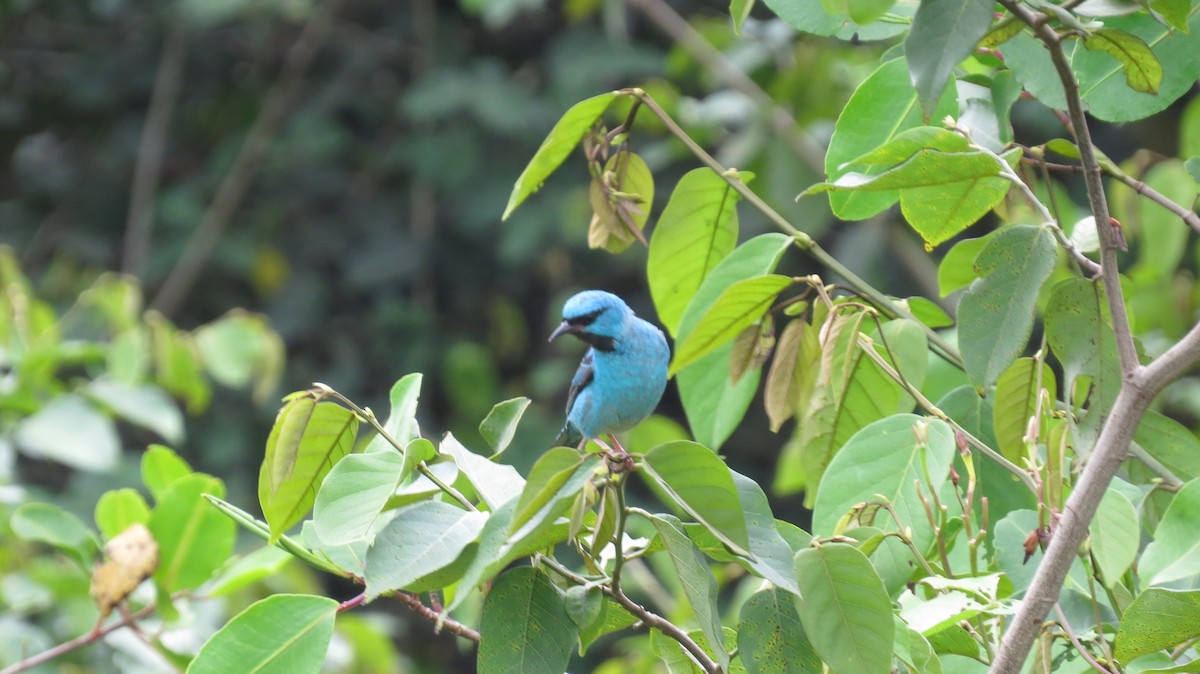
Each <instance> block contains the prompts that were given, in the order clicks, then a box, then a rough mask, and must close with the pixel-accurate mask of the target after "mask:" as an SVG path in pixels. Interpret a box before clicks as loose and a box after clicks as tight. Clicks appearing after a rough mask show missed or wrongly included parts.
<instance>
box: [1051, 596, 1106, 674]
mask: <svg viewBox="0 0 1200 674" xmlns="http://www.w3.org/2000/svg"><path fill="white" fill-rule="evenodd" d="M1054 610H1055V612H1057V613H1058V624H1059V626H1060V627H1062V629H1063V632H1065V633H1066V634H1067V638H1068V639H1070V640H1071V645H1073V646H1074V647H1075V650H1076V651H1079V654H1080V655H1082V656H1083V659H1084V660H1087V663H1088V664H1089V665H1091V666H1092V669H1095V670H1096V671H1097V672H1104V674H1113V671H1112V670H1111V669H1109V668H1108V667H1105V666H1104V665H1102V664H1100V663H1099V662H1098V661H1097V660H1096V658H1095V657H1094V656H1093V655H1092V654H1091V653H1090V652H1088V649H1086V648H1084V647H1083V644H1081V643H1080V642H1079V637H1077V636H1075V632H1074V631H1073V630H1072V629H1071V623H1069V622H1067V616H1066V615H1065V614H1064V613H1063V610H1062V606H1059V605H1058V604H1055V605H1054Z"/></svg>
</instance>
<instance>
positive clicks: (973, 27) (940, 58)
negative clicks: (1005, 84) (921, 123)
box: [904, 0, 993, 119]
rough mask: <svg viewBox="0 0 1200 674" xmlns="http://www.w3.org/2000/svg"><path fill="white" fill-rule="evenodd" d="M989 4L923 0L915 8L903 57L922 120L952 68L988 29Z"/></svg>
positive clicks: (983, 1)
mask: <svg viewBox="0 0 1200 674" xmlns="http://www.w3.org/2000/svg"><path fill="white" fill-rule="evenodd" d="M992 6H993V3H992V2H991V0H924V2H922V3H921V4H920V6H919V7H918V8H917V14H916V16H914V17H913V22H912V30H911V31H910V32H909V34H908V37H907V38H905V40H904V56H905V58H907V59H908V71H909V74H910V75H911V76H912V82H913V86H914V88H915V89H916V91H917V97H918V98H919V99H920V101H921V111H922V112H923V113H924V115H925V119H930V118H931V116H932V115H933V111H934V108H936V107H937V104H938V100H939V99H940V98H941V96H942V92H943V91H944V90H945V89H946V84H947V83H948V82H949V81H950V76H951V74H953V72H954V67H955V66H956V65H958V63H959V62H960V61H962V60H963V59H965V58H967V57H968V56H970V55H971V54H972V53H973V52H974V51H975V46H976V44H977V43H978V42H979V40H980V39H981V38H982V37H983V35H984V33H986V32H987V31H988V27H989V26H990V25H991V23H992Z"/></svg>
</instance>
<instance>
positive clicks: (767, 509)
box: [729, 470, 800, 596]
mask: <svg viewBox="0 0 1200 674" xmlns="http://www.w3.org/2000/svg"><path fill="white" fill-rule="evenodd" d="M729 473H730V474H731V475H732V476H733V483H734V485H735V486H736V487H737V491H738V500H739V501H740V502H741V505H742V513H743V515H744V518H745V520H746V534H747V536H748V538H749V539H750V545H749V548H750V552H751V553H753V554H754V559H747V558H744V557H738V558H736V559H737V561H738V563H740V564H741V565H742V566H744V567H746V568H748V569H750V570H751V571H753V572H754V573H757V574H758V575H760V576H762V577H763V578H766V579H767V580H769V581H771V582H772V583H774V584H775V585H777V586H779V587H780V588H782V589H784V590H787V591H788V592H791V593H793V594H795V595H797V596H798V595H799V594H800V588H799V586H798V585H797V584H796V577H795V575H794V574H795V567H794V565H793V563H792V558H793V556H794V555H795V553H794V552H793V551H792V548H791V546H789V545H788V543H787V541H786V540H784V538H783V535H782V534H780V533H779V529H777V528H776V526H775V515H774V514H773V513H772V512H771V504H770V502H768V501H767V495H766V494H765V493H763V490H762V487H760V486H758V483H757V482H755V481H754V480H751V479H750V478H748V477H746V476H745V475H742V474H740V473H738V472H737V471H733V470H731V471H729Z"/></svg>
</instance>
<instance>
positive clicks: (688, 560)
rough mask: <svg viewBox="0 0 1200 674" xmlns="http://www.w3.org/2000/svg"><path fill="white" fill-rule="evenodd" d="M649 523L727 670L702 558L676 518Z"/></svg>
mask: <svg viewBox="0 0 1200 674" xmlns="http://www.w3.org/2000/svg"><path fill="white" fill-rule="evenodd" d="M706 451H707V450H706ZM650 523H651V524H653V525H654V528H655V530H657V531H658V535H659V538H660V539H662V542H663V544H664V545H665V547H666V550H667V555H668V556H669V557H670V558H671V564H672V565H673V566H674V567H675V573H677V574H678V575H679V581H680V583H681V584H682V585H683V593H684V595H686V596H687V599H688V602H689V603H690V604H691V606H692V611H693V612H695V614H696V622H698V623H699V624H700V629H701V631H703V632H704V636H706V637H707V638H708V642H709V643H710V644H716V648H715V649H714V651H715V652H714V655H715V656H716V660H717V662H718V663H719V664H720V665H721V666H722V667H728V666H729V654H728V653H726V652H725V634H724V631H723V630H722V629H721V616H720V613H719V611H718V606H717V583H716V580H715V579H714V578H713V575H712V573H711V572H709V570H708V564H706V563H705V561H704V556H703V555H702V554H700V551H699V550H698V549H696V546H695V545H692V542H691V541H690V540H688V537H687V534H685V533H683V530H682V525H681V524H680V522H679V520H678V519H676V518H675V517H673V516H671V515H656V516H653V517H651V518H650Z"/></svg>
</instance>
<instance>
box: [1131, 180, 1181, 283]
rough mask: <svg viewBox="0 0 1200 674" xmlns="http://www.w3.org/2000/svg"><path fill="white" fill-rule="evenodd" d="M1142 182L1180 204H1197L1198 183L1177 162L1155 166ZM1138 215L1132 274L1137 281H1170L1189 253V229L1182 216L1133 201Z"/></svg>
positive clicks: (1156, 206)
mask: <svg viewBox="0 0 1200 674" xmlns="http://www.w3.org/2000/svg"><path fill="white" fill-rule="evenodd" d="M1143 181H1144V182H1145V183H1146V184H1147V185H1149V186H1150V187H1151V188H1153V189H1154V190H1156V191H1157V192H1158V193H1159V194H1162V195H1164V196H1166V197H1167V198H1168V199H1170V200H1171V201H1174V202H1175V203H1177V204H1184V205H1185V206H1191V205H1192V204H1193V203H1194V202H1195V201H1196V181H1195V180H1194V179H1193V178H1192V176H1191V175H1189V174H1188V171H1187V169H1186V168H1184V165H1183V162H1181V161H1179V160H1177V159H1171V160H1168V161H1164V162H1160V163H1158V164H1155V165H1154V166H1153V167H1152V168H1151V169H1150V170H1149V171H1147V172H1146V175H1145V176H1144V178H1143ZM1132 203H1133V207H1134V209H1135V213H1136V222H1137V235H1138V236H1137V241H1138V251H1139V252H1138V258H1137V264H1135V265H1134V266H1133V268H1132V269H1131V270H1130V274H1131V275H1132V276H1133V277H1134V278H1135V279H1138V280H1143V279H1146V278H1150V279H1156V280H1158V279H1166V278H1170V277H1171V275H1173V274H1174V273H1175V270H1176V269H1177V268H1178V267H1179V263H1180V261H1181V260H1182V259H1183V255H1184V253H1185V252H1186V250H1187V239H1188V228H1187V227H1185V226H1183V224H1182V223H1181V222H1180V219H1179V216H1178V215H1175V214H1174V213H1172V212H1170V211H1168V210H1167V209H1165V208H1163V207H1162V206H1160V205H1159V204H1157V203H1155V202H1153V201H1151V200H1149V199H1142V198H1136V199H1133V200H1132Z"/></svg>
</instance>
